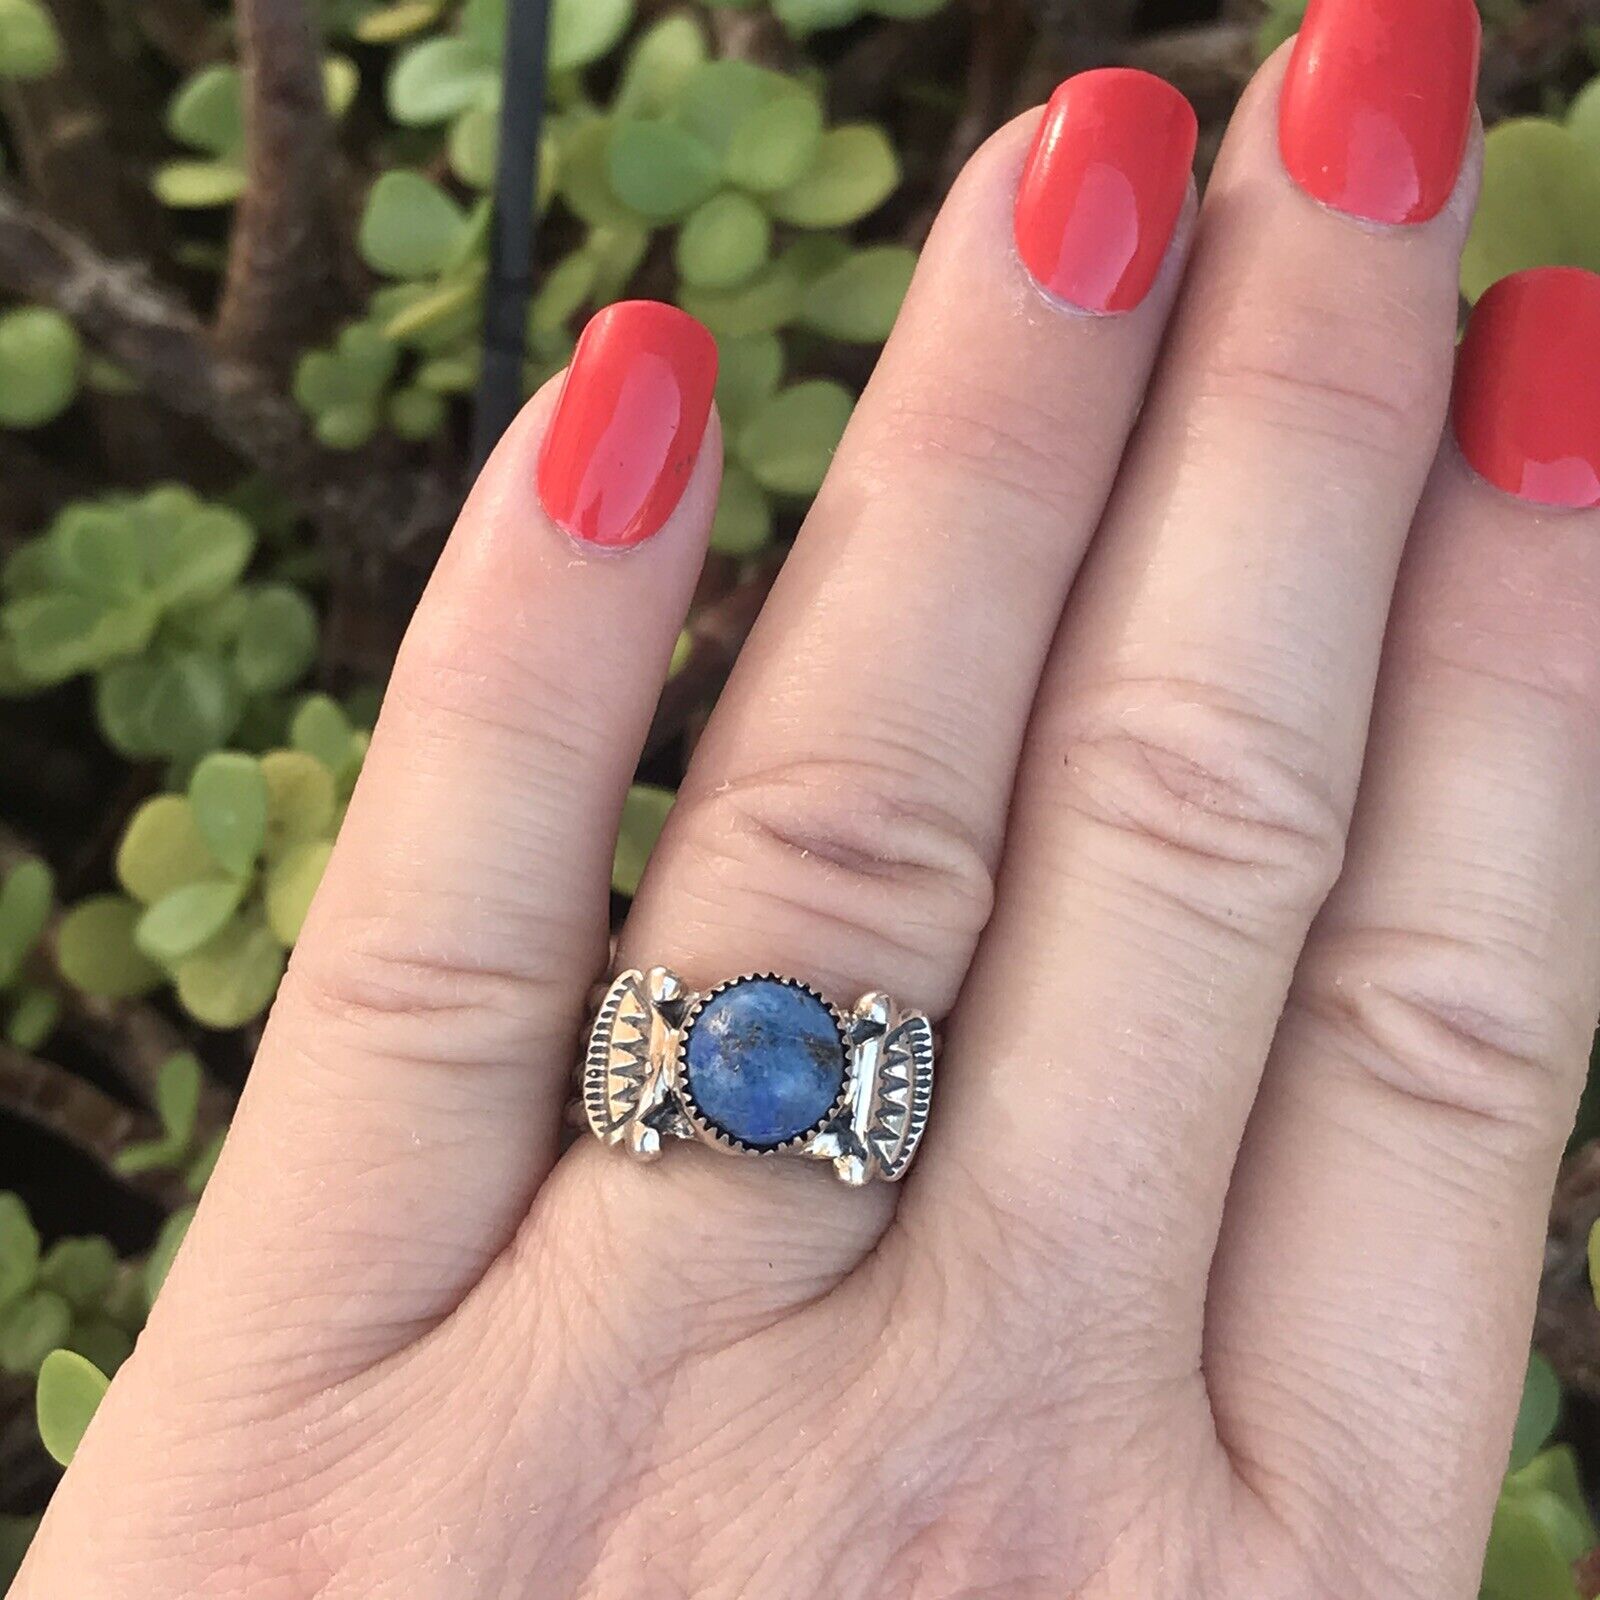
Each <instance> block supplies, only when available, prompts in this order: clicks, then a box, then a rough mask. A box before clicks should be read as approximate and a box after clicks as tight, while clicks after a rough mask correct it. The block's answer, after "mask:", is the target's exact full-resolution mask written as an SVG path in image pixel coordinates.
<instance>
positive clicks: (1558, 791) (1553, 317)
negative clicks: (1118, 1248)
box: [1207, 273, 1600, 1595]
mask: <svg viewBox="0 0 1600 1600" xmlns="http://www.w3.org/2000/svg"><path fill="white" fill-rule="evenodd" d="M1597 373H1600V279H1596V278H1593V277H1590V276H1589V275H1587V274H1582V273H1533V274H1524V275H1523V276H1522V277H1520V278H1517V279H1511V280H1507V281H1506V282H1504V283H1501V284H1499V285H1497V286H1496V287H1495V288H1494V289H1492V290H1491V291H1490V292H1489V294H1488V295H1486V296H1485V297H1484V299H1483V300H1482V301H1481V302H1480V303H1479V306H1478V308H1477V311H1476V313H1475V315H1474V319H1473V323H1472V327H1471V330H1470V331H1469V333H1468V336H1467V342H1466V345H1465V346H1464V349H1463V355H1462V368H1461V381H1460V388H1459V391H1458V393H1459V398H1458V402H1457V407H1456V427H1457V432H1458V433H1459V434H1460V436H1461V440H1462V445H1463V447H1464V449H1465V450H1466V451H1467V452H1468V455H1469V459H1471V460H1472V461H1473V462H1474V463H1475V464H1476V465H1477V466H1479V468H1480V469H1482V470H1483V471H1485V472H1486V473H1487V474H1489V475H1491V476H1492V477H1493V479H1494V480H1495V481H1497V482H1499V483H1501V484H1503V485H1505V486H1506V487H1508V488H1510V489H1513V490H1525V491H1526V492H1528V493H1529V494H1530V495H1531V496H1532V497H1533V498H1534V499H1536V500H1538V499H1542V500H1568V501H1572V502H1576V503H1581V504H1587V505H1589V506H1594V505H1596V504H1600V379H1597V377H1596V374H1597ZM1597 890H1600V511H1596V510H1587V511H1583V512H1572V511H1554V510H1552V509H1550V508H1549V507H1547V506H1540V505H1537V504H1534V503H1532V502H1531V501H1519V500H1515V499H1512V498H1511V497H1510V496H1509V495H1508V494H1506V493H1503V492H1501V491H1500V490H1499V489H1496V488H1494V487H1491V486H1490V484H1489V483H1487V482H1485V481H1483V480H1482V479H1478V478H1474V477H1473V476H1471V474H1470V473H1469V471H1468V469H1467V467H1466V466H1465V465H1464V464H1463V463H1462V460H1461V458H1460V456H1459V455H1458V454H1457V453H1456V452H1455V451H1454V450H1453V449H1449V448H1447V449H1446V451H1445V454H1444V456H1443V458H1442V459H1441V462H1440V465H1439V468H1438V470H1437V472H1436V474H1435V477H1434V480H1433V483H1432V485H1431V487H1430V490H1429V493H1428V496H1427V498H1426V500H1425V502H1424V505H1423V508H1422V511H1421V513H1420V515H1419V517H1418V521H1417V526H1416V530H1415V532H1414V534H1413V536H1412V541H1411V546H1410V550H1409V553H1408V556H1407V563H1406V570H1405V573H1404V576H1403V580H1402V584H1401V588H1400V592H1399V595H1398V597H1397V602H1396V608H1395V616H1394V622H1393V627H1392V630H1391V635H1390V643H1389V648H1388V653H1387V656H1386V659H1385V664H1384V673H1383V679H1382V684H1381V687H1380V692H1379V697H1378V704H1377V712H1376V717H1375V722H1374V730H1373V738H1372V748H1371V753H1370V756H1369V759H1368V762H1367V775H1366V777H1365V779H1364V780H1363V783H1362V787H1361V799H1360V804H1359V807H1358V810H1357V813H1356V818H1355V825H1354V828H1353V831H1352V836H1351V844H1350V854H1349V863H1348V866H1347V868H1346V871H1345V874H1344V877H1343V879H1342V881H1341V883H1340V885H1339V889H1338V891H1337V893H1336V894H1335V895H1334V896H1333V897H1332V899H1331V900H1330V902H1329V904H1328V906H1327V909H1326V911H1325V913H1324V915H1323V916H1322V918H1321V919H1320V920H1319V922H1318V924H1317V927H1316V930H1315V932H1314V934H1313V936H1312V938H1311V941H1310V943H1309V944H1308V945H1307V948H1306V953H1305V958H1304V960H1303V961H1302V963H1301V967H1300V972H1299V974H1298V976H1297V978H1296V982H1295V988H1294V993H1293V997H1292V1000H1291V1004H1290V1007H1289V1010H1288V1012H1287V1014H1286V1017H1285V1020H1284V1025H1283V1029H1282V1031H1281V1033H1280V1034H1279V1038H1278V1042H1277V1044H1276V1046H1275V1048H1274V1052H1273V1059H1272V1062H1271V1065H1270V1066H1269V1068H1268V1071H1267V1076H1266V1079H1265V1082H1264V1084H1263V1087H1262V1093H1261V1099H1260V1101H1259V1103H1258V1105H1257V1107H1256V1111H1255V1116H1254V1119H1253V1121H1252V1123H1251V1128H1250V1133H1249V1137H1248V1139H1247V1141H1246V1143H1245V1146H1244V1150H1243V1152H1242V1155H1241V1159H1240V1164H1239V1170H1238V1174H1237V1176H1236V1178H1235V1181H1234V1188H1233V1192H1232V1195H1231V1196H1230V1199H1229V1206H1228V1222H1227V1227H1226V1229H1225V1232H1224V1236H1223V1246H1222V1253H1221V1254H1220V1256H1219V1258H1218V1265H1217V1271H1216V1275H1215V1277H1214V1281H1213V1295H1212V1303H1211V1317H1210V1323H1209V1327H1208V1332H1207V1357H1208V1365H1209V1370H1210V1373H1211V1392H1212V1397H1213V1400H1214V1402H1215V1406H1216V1412H1217V1421H1218V1427H1219V1429H1220V1431H1221V1434H1222V1437H1223V1439H1224V1440H1225V1441H1226V1442H1227V1443H1228V1445H1229V1447H1230V1449H1231V1450H1232V1453H1233V1455H1234V1458H1235V1460H1236V1461H1238V1462H1240V1463H1241V1465H1242V1467H1243V1468H1244V1470H1245V1472H1246V1475H1247V1477H1248V1478H1249V1480H1250V1482H1251V1485H1252V1487H1253V1488H1254V1489H1255V1490H1256V1491H1257V1493H1258V1494H1260V1495H1262V1496H1263V1497H1264V1498H1266V1499H1267V1500H1268V1501H1270V1503H1271V1504H1272V1506H1273V1507H1274V1509H1275V1510H1276V1511H1277V1513H1278V1515H1279V1517H1280V1519H1281V1520H1282V1521H1283V1522H1284V1523H1285V1524H1286V1525H1287V1526H1288V1527H1289V1528H1290V1529H1291V1530H1292V1531H1293V1532H1294V1533H1295V1535H1296V1537H1297V1538H1298V1539H1299V1540H1300V1541H1301V1544H1302V1548H1303V1549H1306V1550H1308V1551H1311V1552H1313V1553H1314V1554H1316V1555H1317V1557H1318V1560H1319V1566H1318V1570H1319V1571H1322V1572H1324V1573H1325V1574H1326V1575H1327V1578H1326V1581H1327V1582H1328V1584H1329V1586H1330V1588H1331V1589H1332V1590H1333V1591H1334V1592H1337V1593H1340V1594H1352V1595H1355V1594H1363V1595H1364V1594H1375V1593H1377V1592H1379V1590H1378V1588H1376V1587H1372V1585H1373V1584H1374V1583H1375V1582H1376V1583H1377V1584H1380V1585H1382V1588H1381V1592H1382V1593H1384V1594H1386V1595H1395V1594H1419V1595H1420V1594H1422V1593H1424V1592H1426V1593H1428V1594H1457V1593H1459V1594H1467V1593H1469V1592H1473V1593H1475V1592H1476V1585H1477V1578H1478V1572H1477V1563H1479V1562H1480V1561H1481V1559H1482V1554H1483V1542H1484V1536H1485V1533H1486V1531H1487V1526H1488V1518H1489V1513H1490V1510H1491V1508H1492V1506H1493V1504H1494V1498H1495V1491H1496V1487H1497V1485H1498V1483H1499V1480H1500V1476H1501V1474H1502V1473H1503V1472H1504V1470H1505V1455H1506V1447H1507V1440H1508V1438H1509V1431H1510V1422H1511V1415H1512V1412H1513V1410H1514V1407H1515V1397H1516V1393H1517V1388H1518V1384H1519V1380H1520V1378H1521V1375H1522V1371H1523V1367H1524V1362H1525V1359H1526V1354H1527V1340H1528V1329H1529V1325H1530V1322H1531V1320H1532V1315H1533V1298H1534V1291H1535V1285H1536V1282H1537V1277H1538V1271H1539V1264H1540V1258H1541V1249H1540V1247H1541V1243H1542V1241H1543V1238H1544V1228H1545V1218H1546V1214H1547V1211H1548V1208H1549V1200H1550V1187H1551V1183H1552V1181H1553V1178H1554V1173H1555V1167H1556V1162H1557V1160H1558V1159H1559V1156H1560V1152H1561V1147H1562V1144H1563V1141H1564V1140H1565V1137H1566V1134H1567V1132H1568V1130H1569V1129H1570V1127H1571V1125H1572V1114H1573V1108H1574V1105H1575V1103H1576V1099H1577V1095H1578V1090H1579V1088H1580V1086H1581V1084H1582V1081H1583V1074H1584V1067H1585V1063H1586V1062H1587V1059H1588V1052H1589V1041H1590V1039H1591V1037H1592V1035H1593V1032H1594V1019H1595V1012H1596V1008H1597V1005H1600V994H1597V986H1596V977H1595V975H1596V973H1597V972H1600V914H1597V910H1596V906H1597V903H1600V902H1597ZM1409 1460H1414V1461H1417V1462H1419V1463H1426V1464H1428V1466H1429V1470H1428V1472H1427V1475H1426V1477H1425V1478H1424V1477H1423V1476H1422V1474H1421V1473H1420V1472H1419V1473H1414V1474H1413V1473H1403V1472H1397V1471H1396V1470H1395V1468H1396V1465H1397V1464H1398V1463H1400V1462H1403V1461H1409ZM1358 1573H1365V1574H1366V1578H1365V1582H1366V1584H1367V1585H1368V1587H1363V1586H1362V1584H1361V1583H1359V1582H1356V1581H1354V1580H1355V1577H1356V1575H1357V1574H1358ZM1424 1573H1425V1574H1426V1575H1427V1581H1426V1584H1424V1583H1423V1582H1422V1581H1421V1578H1420V1576H1419V1575H1421V1574H1424ZM1347 1574H1348V1577H1347V1576H1346V1575H1347ZM1384 1574H1388V1575H1389V1581H1388V1582H1387V1583H1386V1584H1385V1583H1384V1582H1383V1575H1384Z"/></svg>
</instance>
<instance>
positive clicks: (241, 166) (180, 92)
mask: <svg viewBox="0 0 1600 1600" xmlns="http://www.w3.org/2000/svg"><path fill="white" fill-rule="evenodd" d="M359 87H360V76H359V74H358V73H357V71H356V67H355V63H354V62H352V61H349V60H347V59H346V58H345V57H343V56H329V57H328V58H327V60H326V61H325V62H324V63H323V90H324V92H325V94H326V95H327V99H328V109H329V111H330V112H332V113H333V115H334V116H335V117H341V116H343V115H344V113H345V112H346V111H347V110H349V108H350V103H351V101H352V100H354V99H355V96H356V90H357V89H358V88H359ZM167 132H168V133H169V134H170V135H171V136H172V138H173V139H174V140H175V141H176V142H177V143H178V144H181V145H186V146H187V147H188V148H189V149H190V150H192V151H193V152H194V155H193V156H190V157H187V158H185V159H183V160H179V161H168V162H166V163H164V164H163V165H162V166H160V167H158V168H157V169H156V171H155V175H154V177H153V178H152V179H151V183H152V185H153V187H154V189H155V192H156V194H157V195H158V196H159V198H160V199H161V200H162V202H163V203H164V204H166V205H169V206H177V207H184V208H189V207H207V206H224V205H230V204H231V203H232V202H233V201H235V200H237V199H238V198H239V196H240V195H241V194H243V193H244V186H245V178H246V174H245V153H244V152H245V126H244V85H243V83H242V81H241V79H240V76H239V69H238V68H237V67H234V66H229V65H225V64H223V65H216V66H209V67H202V68H201V69H200V71H198V72H196V73H195V74H194V75H193V76H191V77H189V78H187V79H186V80H185V81H184V82H183V83H182V84H180V85H179V86H178V89H177V91H176V93H175V94H174V95H173V97H172V99H171V100H170V101H169V102H168V103H167Z"/></svg>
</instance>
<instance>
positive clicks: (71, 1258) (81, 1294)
mask: <svg viewBox="0 0 1600 1600" xmlns="http://www.w3.org/2000/svg"><path fill="white" fill-rule="evenodd" d="M116 1275H117V1254H116V1251H114V1250H113V1249H112V1248H111V1243H110V1241H109V1240H107V1239H102V1238H99V1237H98V1236H95V1235H91V1236H89V1237H88V1238H82V1239H59V1240H57V1241H56V1243H55V1244H53V1245H51V1247H50V1249H49V1250H48V1251H47V1252H46V1254H45V1256H44V1259H43V1260H42V1261H41V1262H40V1263H39V1286H40V1287H41V1288H43V1289H51V1290H54V1291H55V1293H56V1294H58V1295H60V1296H61V1298H62V1299H63V1300H65V1301H66V1302H67V1304H68V1305H70V1306H73V1307H75V1308H76V1309H77V1310H79V1311H90V1310H93V1309H94V1308H95V1307H97V1306H98V1305H99V1304H100V1302H101V1301H102V1300H104V1299H105V1297H106V1295H107V1294H109V1293H110V1292H111V1285H112V1282H113V1280H114V1279H115V1278H116Z"/></svg>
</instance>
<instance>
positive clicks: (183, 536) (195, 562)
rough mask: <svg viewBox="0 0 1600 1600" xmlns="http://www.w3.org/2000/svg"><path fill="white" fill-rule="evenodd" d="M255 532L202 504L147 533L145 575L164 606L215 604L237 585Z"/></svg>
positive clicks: (218, 508)
mask: <svg viewBox="0 0 1600 1600" xmlns="http://www.w3.org/2000/svg"><path fill="white" fill-rule="evenodd" d="M255 543H256V536H255V531H254V529H252V528H251V526H250V524H249V523H248V522H246V521H245V519H244V518H243V517H241V516H240V515H239V514H238V512H236V511H230V510H229V509H228V508H227V507H226V506H213V505H201V506H196V507H194V508H192V509H189V510H186V511H183V512H182V513H179V514H176V515H173V516H171V517H166V518H163V519H162V520H161V521H160V522H159V523H158V524H156V525H155V526H154V527H153V528H152V529H151V538H150V543H149V547H148V549H147V552H146V569H147V576H148V579H149V582H150V584H151V586H152V587H153V588H154V590H155V592H156V594H157V596H158V597H159V598H160V600H161V601H162V603H163V604H165V605H169V606H172V605H182V604H188V603H190V602H193V601H198V600H214V599H216V598H217V597H218V596H219V595H221V594H222V592H223V591H224V590H225V589H228V588H230V587H231V586H232V585H233V584H235V583H237V582H238V581H239V575H240V573H242V572H243V571H244V569H245V568H246V566H248V565H249V563H250V557H251V555H252V554H253V553H254V550H255Z"/></svg>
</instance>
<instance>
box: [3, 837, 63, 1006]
mask: <svg viewBox="0 0 1600 1600" xmlns="http://www.w3.org/2000/svg"><path fill="white" fill-rule="evenodd" d="M54 900H55V879H54V878H53V876H52V875H51V872H50V869H49V867H47V866H46V865H45V864H44V862H42V861H37V860H28V861H19V862H18V863H17V865H16V866H14V867H13V868H12V869H11V871H10V872H9V873H7V874H6V878H5V882H4V884H3V885H0V989H6V988H9V987H10V986H11V985H12V984H13V983H15V982H16V980H17V978H18V976H19V975H20V974H21V972H22V964H23V962H24V961H26V960H27V959H28V957H29V955H30V954H32V952H33V948H34V946H35V945H36V944H38V942H39V938H40V936H41V935H42V934H43V933H44V927H45V923H46V922H48V921H49V919H50V908H51V905H52V904H53V903H54Z"/></svg>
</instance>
